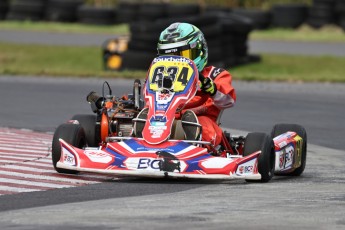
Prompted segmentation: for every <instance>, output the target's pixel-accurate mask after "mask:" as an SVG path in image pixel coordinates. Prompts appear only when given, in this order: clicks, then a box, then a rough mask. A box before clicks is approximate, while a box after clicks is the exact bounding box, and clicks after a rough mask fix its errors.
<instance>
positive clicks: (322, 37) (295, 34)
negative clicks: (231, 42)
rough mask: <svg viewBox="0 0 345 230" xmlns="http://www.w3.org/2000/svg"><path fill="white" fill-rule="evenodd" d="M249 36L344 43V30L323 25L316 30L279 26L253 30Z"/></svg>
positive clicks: (307, 27)
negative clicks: (282, 27) (281, 27)
mask: <svg viewBox="0 0 345 230" xmlns="http://www.w3.org/2000/svg"><path fill="white" fill-rule="evenodd" d="M250 38H251V39H253V40H277V41H303V42H340V43H345V31H343V30H342V29H341V28H340V27H337V26H324V27H323V28H321V29H318V30H317V29H313V28H311V27H309V26H307V25H303V26H301V27H299V28H298V29H295V30H294V29H279V28H272V29H268V30H255V31H253V32H252V33H250Z"/></svg>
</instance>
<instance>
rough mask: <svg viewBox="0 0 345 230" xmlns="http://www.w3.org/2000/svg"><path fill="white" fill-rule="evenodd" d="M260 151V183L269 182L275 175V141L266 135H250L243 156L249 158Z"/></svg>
mask: <svg viewBox="0 0 345 230" xmlns="http://www.w3.org/2000/svg"><path fill="white" fill-rule="evenodd" d="M259 150H261V154H260V156H259V160H258V170H259V173H260V174H261V180H260V181H261V182H268V181H270V180H271V179H272V177H273V175H274V164H275V153H274V143H273V140H272V138H271V137H270V136H269V135H267V134H265V133H249V134H248V135H247V137H246V140H245V142H244V149H243V156H248V155H250V154H252V153H254V152H256V151H259ZM247 181H252V180H247Z"/></svg>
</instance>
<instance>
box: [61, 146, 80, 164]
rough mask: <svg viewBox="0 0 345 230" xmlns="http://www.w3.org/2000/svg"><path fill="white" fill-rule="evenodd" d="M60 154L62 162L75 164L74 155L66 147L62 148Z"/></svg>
mask: <svg viewBox="0 0 345 230" xmlns="http://www.w3.org/2000/svg"><path fill="white" fill-rule="evenodd" d="M62 154H63V163H64V164H67V165H72V166H76V165H77V164H76V160H75V156H74V155H73V154H72V153H70V152H69V151H68V150H67V149H65V148H62Z"/></svg>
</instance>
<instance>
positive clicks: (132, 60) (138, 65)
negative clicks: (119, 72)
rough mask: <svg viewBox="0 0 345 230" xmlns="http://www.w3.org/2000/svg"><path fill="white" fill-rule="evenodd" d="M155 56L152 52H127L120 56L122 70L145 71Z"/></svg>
mask: <svg viewBox="0 0 345 230" xmlns="http://www.w3.org/2000/svg"><path fill="white" fill-rule="evenodd" d="M156 56H157V54H156V53H155V52H154V51H150V52H143V51H133V50H127V51H126V52H124V53H123V54H122V58H123V59H122V60H123V64H122V69H134V70H135V69H136V70H147V69H148V68H149V67H150V65H151V62H152V60H153V59H154V58H155V57H156Z"/></svg>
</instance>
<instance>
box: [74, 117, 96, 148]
mask: <svg viewBox="0 0 345 230" xmlns="http://www.w3.org/2000/svg"><path fill="white" fill-rule="evenodd" d="M72 120H77V121H78V122H79V124H80V125H81V127H83V129H84V131H85V135H86V141H87V144H88V146H90V147H98V144H99V143H100V131H99V126H97V124H96V116H95V115H92V114H77V115H74V116H73V117H72Z"/></svg>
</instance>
